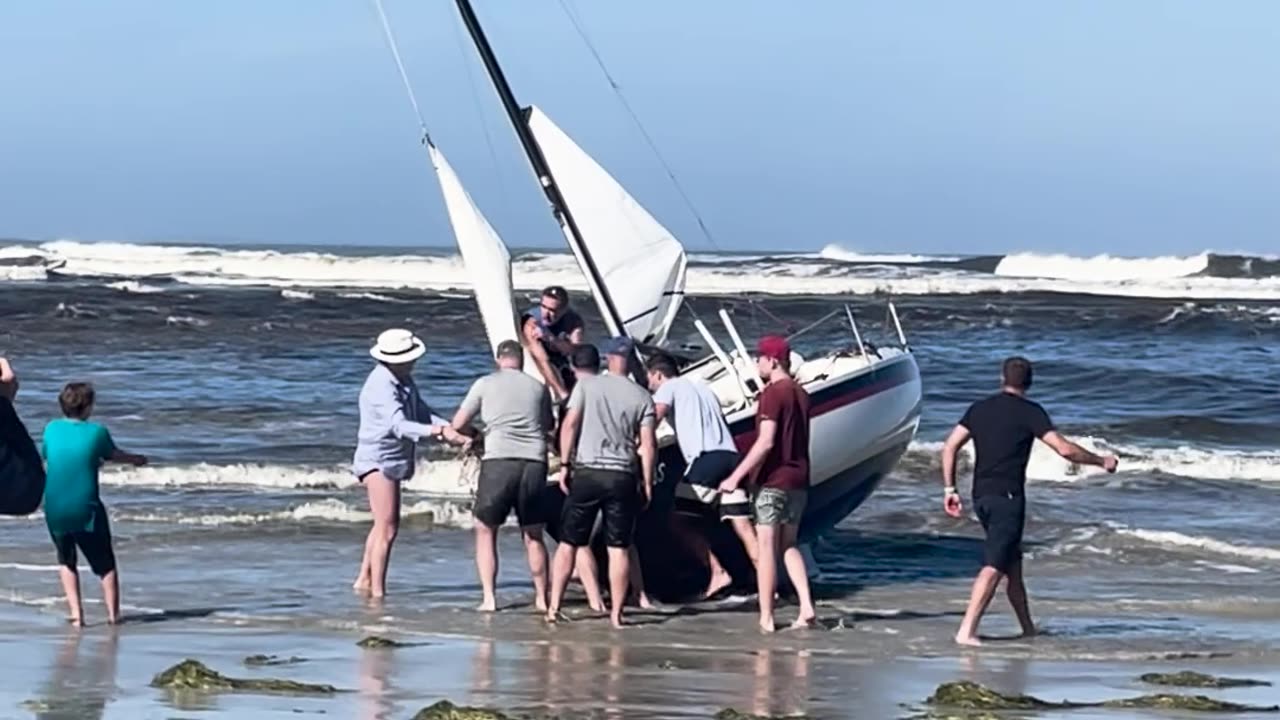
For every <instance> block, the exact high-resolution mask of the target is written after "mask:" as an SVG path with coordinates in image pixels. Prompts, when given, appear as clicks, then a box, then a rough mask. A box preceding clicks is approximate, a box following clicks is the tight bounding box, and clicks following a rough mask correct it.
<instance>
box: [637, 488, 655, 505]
mask: <svg viewBox="0 0 1280 720" xmlns="http://www.w3.org/2000/svg"><path fill="white" fill-rule="evenodd" d="M640 495H641V497H643V498H644V501H643V502H642V503H641V505H640V509H641V510H648V509H649V506H650V505H652V504H653V485H650V484H649V483H640Z"/></svg>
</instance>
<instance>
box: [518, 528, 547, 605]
mask: <svg viewBox="0 0 1280 720" xmlns="http://www.w3.org/2000/svg"><path fill="white" fill-rule="evenodd" d="M521 534H523V535H524V551H525V555H527V556H528V558H529V575H530V576H532V577H533V606H534V607H536V608H537V609H538V612H543V613H545V612H546V611H547V543H546V542H545V541H544V540H543V539H542V526H541V525H530V526H529V527H526V528H521Z"/></svg>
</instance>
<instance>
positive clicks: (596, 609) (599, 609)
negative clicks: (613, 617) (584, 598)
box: [587, 602, 607, 615]
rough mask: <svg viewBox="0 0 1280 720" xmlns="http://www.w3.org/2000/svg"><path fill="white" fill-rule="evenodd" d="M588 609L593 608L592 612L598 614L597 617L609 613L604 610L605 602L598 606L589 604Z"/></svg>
mask: <svg viewBox="0 0 1280 720" xmlns="http://www.w3.org/2000/svg"><path fill="white" fill-rule="evenodd" d="M587 607H589V608H591V611H592V612H594V613H596V614H597V615H603V614H604V613H605V612H607V611H606V610H605V609H604V603H603V602H601V603H597V604H595V605H591V604H588V605H587Z"/></svg>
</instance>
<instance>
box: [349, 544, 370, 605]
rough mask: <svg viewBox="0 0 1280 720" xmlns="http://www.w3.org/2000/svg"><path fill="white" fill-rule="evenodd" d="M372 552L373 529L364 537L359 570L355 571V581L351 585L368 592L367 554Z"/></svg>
mask: <svg viewBox="0 0 1280 720" xmlns="http://www.w3.org/2000/svg"><path fill="white" fill-rule="evenodd" d="M372 553H373V530H372V529H371V530H370V531H369V534H368V535H366V536H365V538H364V555H363V557H361V558H360V570H359V571H358V572H356V581H355V582H353V583H351V587H352V589H354V590H357V591H359V592H368V590H369V585H370V584H372V582H373V581H372V579H371V578H370V577H369V556H370V555H371V554H372Z"/></svg>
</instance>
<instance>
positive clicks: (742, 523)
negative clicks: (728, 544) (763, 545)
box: [729, 517, 760, 565]
mask: <svg viewBox="0 0 1280 720" xmlns="http://www.w3.org/2000/svg"><path fill="white" fill-rule="evenodd" d="M729 525H731V526H732V527H733V532H734V533H735V534H736V535H737V536H738V539H739V540H741V541H742V548H743V549H744V550H746V551H747V557H749V558H751V564H752V565H756V564H758V562H757V558H758V557H759V556H760V551H759V548H758V547H757V542H758V541H757V540H756V526H755V525H752V524H751V519H750V518H744V517H741V518H730V519H729Z"/></svg>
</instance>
